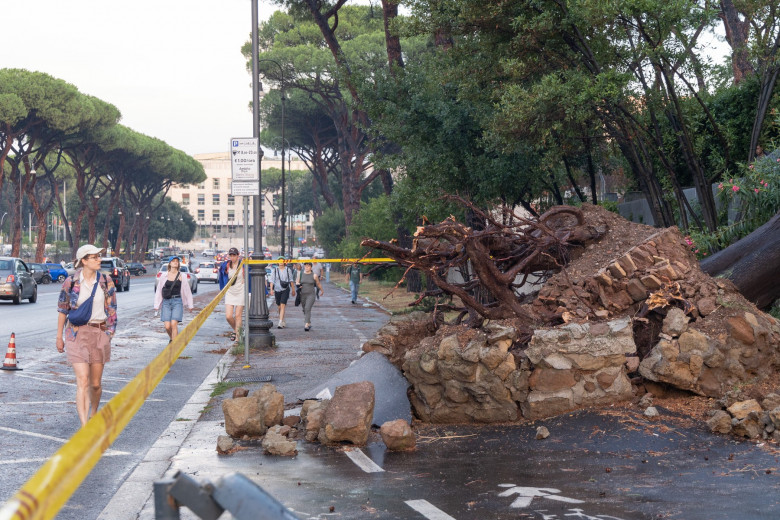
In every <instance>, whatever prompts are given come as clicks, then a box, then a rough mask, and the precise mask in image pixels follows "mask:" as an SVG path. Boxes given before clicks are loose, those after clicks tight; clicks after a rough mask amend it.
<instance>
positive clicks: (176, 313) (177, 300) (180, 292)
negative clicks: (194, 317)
mask: <svg viewBox="0 0 780 520" xmlns="http://www.w3.org/2000/svg"><path fill="white" fill-rule="evenodd" d="M180 265H181V260H180V259H179V257H178V256H172V257H171V258H170V259H169V260H168V272H167V273H166V274H167V276H160V277H159V278H158V279H157V290H156V291H155V293H154V309H155V310H158V309H159V308H160V306H162V312H160V321H162V322H163V323H164V324H165V332H167V333H168V337H169V338H170V341H169V342H168V343H170V342H171V341H173V340H174V339H176V336H177V335H178V334H179V323H181V321H182V318H183V317H184V306H185V305H186V306H187V308H188V309H189V310H192V307H193V306H192V292H191V291H190V283H189V281H187V280H186V279H183V278H182V277H183V276H187V275H186V274H185V275H183V274H182V273H181V271H179V266H180Z"/></svg>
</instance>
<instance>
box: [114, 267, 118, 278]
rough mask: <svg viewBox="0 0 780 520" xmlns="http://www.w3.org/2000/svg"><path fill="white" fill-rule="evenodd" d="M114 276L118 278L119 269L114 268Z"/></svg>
mask: <svg viewBox="0 0 780 520" xmlns="http://www.w3.org/2000/svg"><path fill="white" fill-rule="evenodd" d="M114 276H119V269H117V268H116V267H115V268H114Z"/></svg>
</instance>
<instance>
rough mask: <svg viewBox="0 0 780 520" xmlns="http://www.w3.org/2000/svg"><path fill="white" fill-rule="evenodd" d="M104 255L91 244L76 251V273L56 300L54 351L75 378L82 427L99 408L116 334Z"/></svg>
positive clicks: (113, 301) (111, 284) (113, 290)
mask: <svg viewBox="0 0 780 520" xmlns="http://www.w3.org/2000/svg"><path fill="white" fill-rule="evenodd" d="M103 253H105V249H100V248H98V247H96V246H94V245H92V244H87V245H84V246H81V247H80V248H79V249H78V251H76V263H75V267H76V271H75V272H74V273H73V274H72V275H70V276H68V277H67V278H66V279H65V281H64V282H63V284H62V289H61V290H60V295H59V298H58V300H57V312H58V313H59V314H58V316H57V341H56V344H57V351H58V352H65V353H66V354H67V359H68V363H69V364H70V365H72V366H73V372H74V373H75V375H76V412H77V413H78V415H79V420H80V421H81V425H82V426H84V425H85V424H87V421H88V420H89V418H90V417H91V416H93V415H95V414H96V413H97V410H98V406H99V405H100V397H101V396H102V394H103V367H104V366H105V364H106V363H108V362H109V361H110V359H111V339H112V338H113V337H114V332H115V331H116V322H117V315H116V287H114V282H113V281H112V280H111V278H110V277H108V276H106V275H101V274H100V257H101V256H102V255H103ZM78 309H81V310H82V312H77V311H78ZM74 322H76V323H80V325H75V324H74ZM63 333H64V339H63Z"/></svg>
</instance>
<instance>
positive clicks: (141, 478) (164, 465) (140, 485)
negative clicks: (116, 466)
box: [98, 349, 235, 520]
mask: <svg viewBox="0 0 780 520" xmlns="http://www.w3.org/2000/svg"><path fill="white" fill-rule="evenodd" d="M230 350H231V349H228V350H227V352H225V354H224V355H223V356H222V357H221V358H220V359H219V361H217V364H216V365H215V366H214V369H213V370H212V371H211V372H210V373H209V375H208V376H206V378H205V379H204V380H203V382H202V383H201V384H200V386H199V387H198V388H197V390H195V392H194V393H193V394H192V396H191V397H190V398H189V400H188V401H187V402H186V403H185V404H184V406H183V407H182V408H181V410H179V413H178V414H177V415H176V420H174V421H172V422H171V423H170V424H169V425H168V427H167V428H166V429H165V431H164V432H163V433H162V434H161V435H160V437H159V438H158V439H157V441H156V442H155V443H154V444H153V445H152V447H151V448H149V451H147V452H146V455H144V458H143V459H142V460H141V462H139V463H138V466H136V468H135V469H134V470H133V472H132V473H131V474H130V475H129V476H128V477H127V479H125V481H124V482H123V483H122V486H121V487H120V488H119V489H118V490H117V491H116V493H115V494H114V496H113V498H112V499H111V501H110V502H109V503H108V505H106V507H105V508H103V511H101V513H100V514H99V515H98V519H99V520H125V519H127V520H131V519H135V518H138V514H139V512H140V511H141V510H142V509H144V508H145V507H146V506H147V505H148V503H149V501H150V500H151V501H152V502H153V501H154V496H153V492H154V490H153V488H152V483H154V482H155V481H156V480H159V479H161V478H163V477H165V474H166V473H167V472H168V470H169V469H170V467H171V464H172V462H171V459H172V458H173V457H174V456H175V455H176V454H177V453H178V452H179V449H180V448H181V446H182V444H183V443H184V441H185V440H186V439H187V437H188V436H189V434H190V433H191V432H192V430H193V428H194V427H195V424H196V423H197V422H198V419H199V418H200V416H201V410H202V409H203V407H204V406H206V405H207V404H208V403H209V401H210V400H211V397H210V394H211V386H212V385H214V384H215V383H217V382H219V380H220V378H221V377H223V376H224V375H225V374H227V372H228V370H229V368H230V365H231V364H232V362H233V358H234V357H235V356H233V354H231V353H230ZM215 449H216V448H215Z"/></svg>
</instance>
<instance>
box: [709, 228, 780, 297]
mask: <svg viewBox="0 0 780 520" xmlns="http://www.w3.org/2000/svg"><path fill="white" fill-rule="evenodd" d="M700 265H701V269H702V271H704V272H705V273H707V274H708V275H710V276H720V277H722V278H727V279H728V280H731V281H732V282H733V283H734V285H736V287H737V289H739V292H741V293H742V295H743V296H744V297H745V298H746V299H748V300H750V301H752V302H753V303H754V304H755V305H756V307H758V308H759V309H764V308H766V307H768V306H770V305H772V302H774V301H775V300H777V299H778V298H780V282H778V280H780V213H778V214H777V215H775V216H774V217H772V219H771V220H770V221H769V222H767V223H766V224H764V225H763V226H761V227H760V228H758V229H756V230H755V231H753V232H752V233H751V234H749V235H748V236H746V237H744V238H742V239H741V240H739V241H737V242H735V243H733V244H731V245H730V246H729V247H727V248H726V249H724V250H722V251H718V252H717V253H715V254H714V255H712V256H711V257H709V258H706V259H704V260H702V261H701V262H700Z"/></svg>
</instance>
